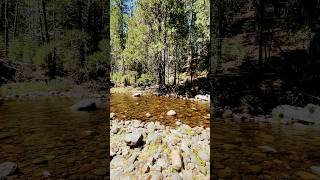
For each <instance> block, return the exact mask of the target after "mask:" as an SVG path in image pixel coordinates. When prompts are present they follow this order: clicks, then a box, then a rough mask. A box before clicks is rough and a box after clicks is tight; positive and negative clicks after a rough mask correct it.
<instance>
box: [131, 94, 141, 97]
mask: <svg viewBox="0 0 320 180" xmlns="http://www.w3.org/2000/svg"><path fill="white" fill-rule="evenodd" d="M140 96H141V94H140V93H133V94H132V97H140Z"/></svg>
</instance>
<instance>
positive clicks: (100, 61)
mask: <svg viewBox="0 0 320 180" xmlns="http://www.w3.org/2000/svg"><path fill="white" fill-rule="evenodd" d="M99 49H100V50H99V51H97V52H94V53H93V54H92V55H90V56H88V57H87V61H86V65H85V66H86V68H87V69H88V70H89V72H92V71H96V70H97V69H98V68H100V67H105V66H106V65H107V63H108V62H107V61H108V59H107V58H106V57H107V51H106V50H107V42H106V40H105V39H103V40H101V41H100V42H99Z"/></svg>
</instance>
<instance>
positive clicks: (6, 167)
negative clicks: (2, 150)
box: [0, 162, 18, 178]
mask: <svg viewBox="0 0 320 180" xmlns="http://www.w3.org/2000/svg"><path fill="white" fill-rule="evenodd" d="M17 168H18V165H17V164H16V163H14V162H4V163H1V164H0V178H1V177H3V176H9V175H12V174H13V173H14V172H15V171H16V170H17Z"/></svg>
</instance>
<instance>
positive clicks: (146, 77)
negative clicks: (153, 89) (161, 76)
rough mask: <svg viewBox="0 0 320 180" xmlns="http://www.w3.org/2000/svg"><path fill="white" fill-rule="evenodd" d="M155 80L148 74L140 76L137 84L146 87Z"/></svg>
mask: <svg viewBox="0 0 320 180" xmlns="http://www.w3.org/2000/svg"><path fill="white" fill-rule="evenodd" d="M154 81H155V79H154V77H153V76H152V75H150V74H141V77H140V78H139V79H138V81H137V82H138V84H142V85H146V84H148V83H154Z"/></svg>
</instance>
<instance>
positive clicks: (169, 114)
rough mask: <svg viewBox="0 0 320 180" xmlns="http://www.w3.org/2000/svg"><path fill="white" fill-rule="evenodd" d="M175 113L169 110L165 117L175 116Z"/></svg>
mask: <svg viewBox="0 0 320 180" xmlns="http://www.w3.org/2000/svg"><path fill="white" fill-rule="evenodd" d="M175 115H177V113H176V112H175V111H174V110H170V111H168V112H167V116H175Z"/></svg>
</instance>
